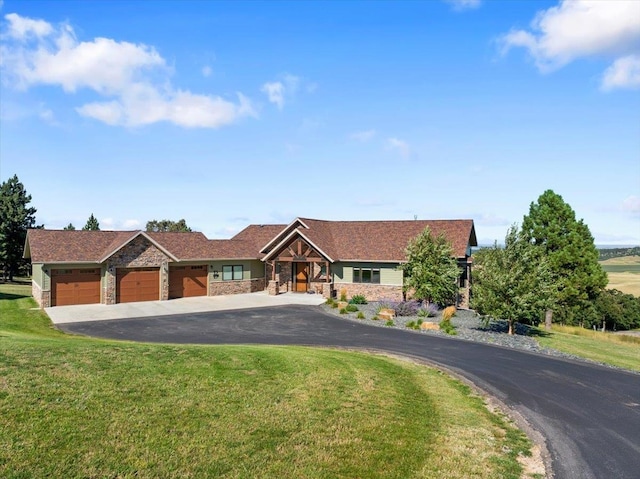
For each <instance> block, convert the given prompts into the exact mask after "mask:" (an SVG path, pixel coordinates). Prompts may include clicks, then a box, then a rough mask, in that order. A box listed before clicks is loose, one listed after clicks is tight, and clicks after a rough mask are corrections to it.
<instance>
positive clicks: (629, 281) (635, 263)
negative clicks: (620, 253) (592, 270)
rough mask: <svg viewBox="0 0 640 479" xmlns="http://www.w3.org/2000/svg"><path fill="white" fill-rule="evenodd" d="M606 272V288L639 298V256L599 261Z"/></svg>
mask: <svg viewBox="0 0 640 479" xmlns="http://www.w3.org/2000/svg"><path fill="white" fill-rule="evenodd" d="M600 264H601V265H602V268H603V269H604V270H605V271H606V272H607V276H608V277H609V284H608V285H607V288H609V289H617V290H618V291H622V292H623V293H627V294H632V295H634V296H638V297H640V256H624V257H621V258H611V259H608V260H606V261H601V262H600Z"/></svg>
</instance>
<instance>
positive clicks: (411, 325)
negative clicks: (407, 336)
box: [405, 321, 420, 329]
mask: <svg viewBox="0 0 640 479" xmlns="http://www.w3.org/2000/svg"><path fill="white" fill-rule="evenodd" d="M405 326H406V327H407V328H409V329H419V328H420V326H419V325H418V324H417V323H416V322H415V321H409V322H408V323H407V324H406V325H405Z"/></svg>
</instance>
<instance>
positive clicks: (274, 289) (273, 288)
mask: <svg viewBox="0 0 640 479" xmlns="http://www.w3.org/2000/svg"><path fill="white" fill-rule="evenodd" d="M267 292H268V293H269V295H270V296H277V295H278V293H279V292H280V291H279V288H278V282H277V281H275V280H273V279H270V280H269V285H268V286H267Z"/></svg>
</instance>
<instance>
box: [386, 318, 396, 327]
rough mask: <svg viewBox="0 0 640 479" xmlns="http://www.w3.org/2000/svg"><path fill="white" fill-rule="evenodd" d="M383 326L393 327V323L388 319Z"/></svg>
mask: <svg viewBox="0 0 640 479" xmlns="http://www.w3.org/2000/svg"><path fill="white" fill-rule="evenodd" d="M384 325H385V326H393V325H394V323H393V321H392V320H391V319H390V320H389V321H387V322H386V323H384Z"/></svg>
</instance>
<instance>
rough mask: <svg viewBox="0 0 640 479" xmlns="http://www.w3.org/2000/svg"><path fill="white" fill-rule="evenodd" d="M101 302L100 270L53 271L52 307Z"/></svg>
mask: <svg viewBox="0 0 640 479" xmlns="http://www.w3.org/2000/svg"><path fill="white" fill-rule="evenodd" d="M99 302H100V269H99V268H96V269H52V270H51V305H52V306H65V305H72V304H94V303H99Z"/></svg>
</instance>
